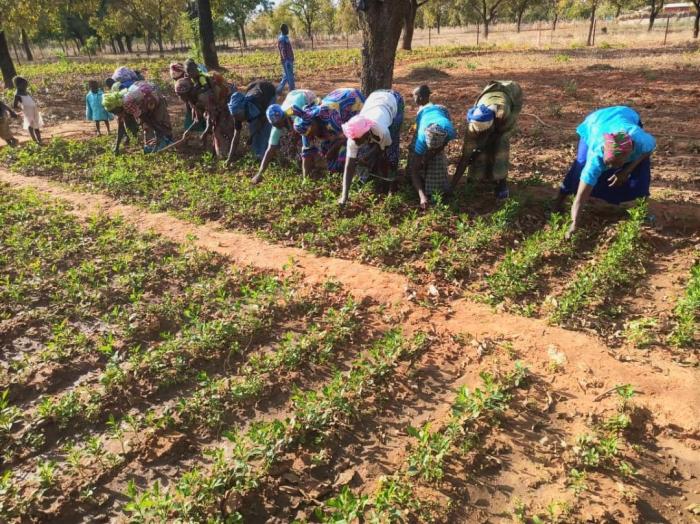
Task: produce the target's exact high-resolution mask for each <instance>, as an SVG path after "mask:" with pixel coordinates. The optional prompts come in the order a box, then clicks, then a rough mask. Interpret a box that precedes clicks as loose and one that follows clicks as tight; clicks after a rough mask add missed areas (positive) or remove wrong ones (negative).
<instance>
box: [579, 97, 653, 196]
mask: <svg viewBox="0 0 700 524" xmlns="http://www.w3.org/2000/svg"><path fill="white" fill-rule="evenodd" d="M622 131H624V132H625V133H627V134H629V135H630V137H632V142H633V143H634V151H633V152H632V155H631V156H630V158H629V159H628V160H627V161H628V162H635V161H636V160H638V159H639V158H640V157H642V156H644V155H647V154H649V153H651V152H652V151H654V149H656V140H655V139H654V137H653V136H651V135H650V134H649V133H647V132H646V131H644V129H642V122H641V119H640V118H639V115H638V114H637V112H636V111H634V110H633V109H632V108H629V107H627V106H613V107H605V108H603V109H598V110H597V111H594V112H593V113H591V114H590V115H588V116H587V117H586V119H585V120H584V121H583V123H581V125H579V126H578V128H577V129H576V132H577V133H578V135H579V136H580V137H581V141H582V142H584V143H586V144H588V154H587V155H586V164H585V166H583V169H582V172H581V180H583V181H584V182H585V183H586V184H589V185H591V186H595V185H596V183H597V182H598V179H599V178H600V176H601V175H602V174H603V173H604V172H605V171H606V170H607V169H608V167H607V166H606V165H605V162H604V161H603V145H604V143H605V134H606V133H619V132H622Z"/></svg>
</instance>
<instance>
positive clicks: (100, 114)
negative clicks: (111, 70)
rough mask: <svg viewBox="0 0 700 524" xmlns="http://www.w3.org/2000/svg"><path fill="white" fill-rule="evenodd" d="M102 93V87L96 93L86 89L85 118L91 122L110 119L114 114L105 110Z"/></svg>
mask: <svg viewBox="0 0 700 524" xmlns="http://www.w3.org/2000/svg"><path fill="white" fill-rule="evenodd" d="M103 95H104V93H103V92H102V89H99V90H98V91H97V93H93V92H92V91H88V94H87V95H86V96H85V119H86V120H91V121H93V122H104V121H105V120H112V119H113V118H114V116H112V113H110V112H109V111H107V110H106V109H105V108H104V106H103V105H102V96H103Z"/></svg>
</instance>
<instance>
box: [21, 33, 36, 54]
mask: <svg viewBox="0 0 700 524" xmlns="http://www.w3.org/2000/svg"><path fill="white" fill-rule="evenodd" d="M22 46H23V47H24V54H25V56H26V57H27V60H28V61H29V62H31V61H32V60H34V55H32V48H31V47H29V37H28V36H27V32H26V31H25V30H24V28H22Z"/></svg>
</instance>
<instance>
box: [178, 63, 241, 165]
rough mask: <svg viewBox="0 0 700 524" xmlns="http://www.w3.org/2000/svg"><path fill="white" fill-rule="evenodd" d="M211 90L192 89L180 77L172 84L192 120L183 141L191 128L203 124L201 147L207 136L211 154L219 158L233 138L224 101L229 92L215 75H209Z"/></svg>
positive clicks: (185, 78) (225, 153) (231, 118)
mask: <svg viewBox="0 0 700 524" xmlns="http://www.w3.org/2000/svg"><path fill="white" fill-rule="evenodd" d="M210 81H211V82H210V83H211V87H209V86H207V87H205V88H201V87H199V86H195V85H194V84H193V83H192V80H191V79H190V78H187V77H185V76H183V77H181V78H180V79H179V80H178V81H177V82H176V84H175V93H176V94H177V95H178V97H180V100H182V101H183V102H185V105H186V106H187V108H188V109H189V110H190V111H191V112H192V114H193V115H194V118H193V120H192V122H191V123H190V126H189V127H188V128H187V129H186V130H185V133H184V134H183V138H185V137H186V136H187V135H188V134H189V133H190V132H191V131H192V130H193V129H194V128H195V127H197V126H200V125H201V124H202V123H203V124H204V131H203V132H202V135H201V139H202V143H204V141H205V140H206V137H207V135H209V134H211V135H212V137H213V143H214V152H215V153H216V155H217V156H218V157H219V158H224V157H226V156H227V155H228V152H229V149H230V146H231V139H232V137H233V126H234V123H233V117H232V116H231V114H230V113H229V112H228V99H229V97H230V95H231V89H230V87H229V85H228V84H227V83H226V80H225V79H224V77H223V76H221V75H220V74H219V73H216V72H214V73H212V76H211V78H210Z"/></svg>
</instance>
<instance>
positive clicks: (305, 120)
mask: <svg viewBox="0 0 700 524" xmlns="http://www.w3.org/2000/svg"><path fill="white" fill-rule="evenodd" d="M292 111H293V112H294V116H296V117H297V118H296V119H295V120H294V131H296V132H297V133H299V134H300V135H302V136H305V135H306V134H307V133H308V132H309V129H310V128H311V122H313V119H314V118H316V117H317V116H318V115H319V113H320V112H321V106H320V105H308V106H306V107H304V109H299V108H298V107H296V106H292Z"/></svg>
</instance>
